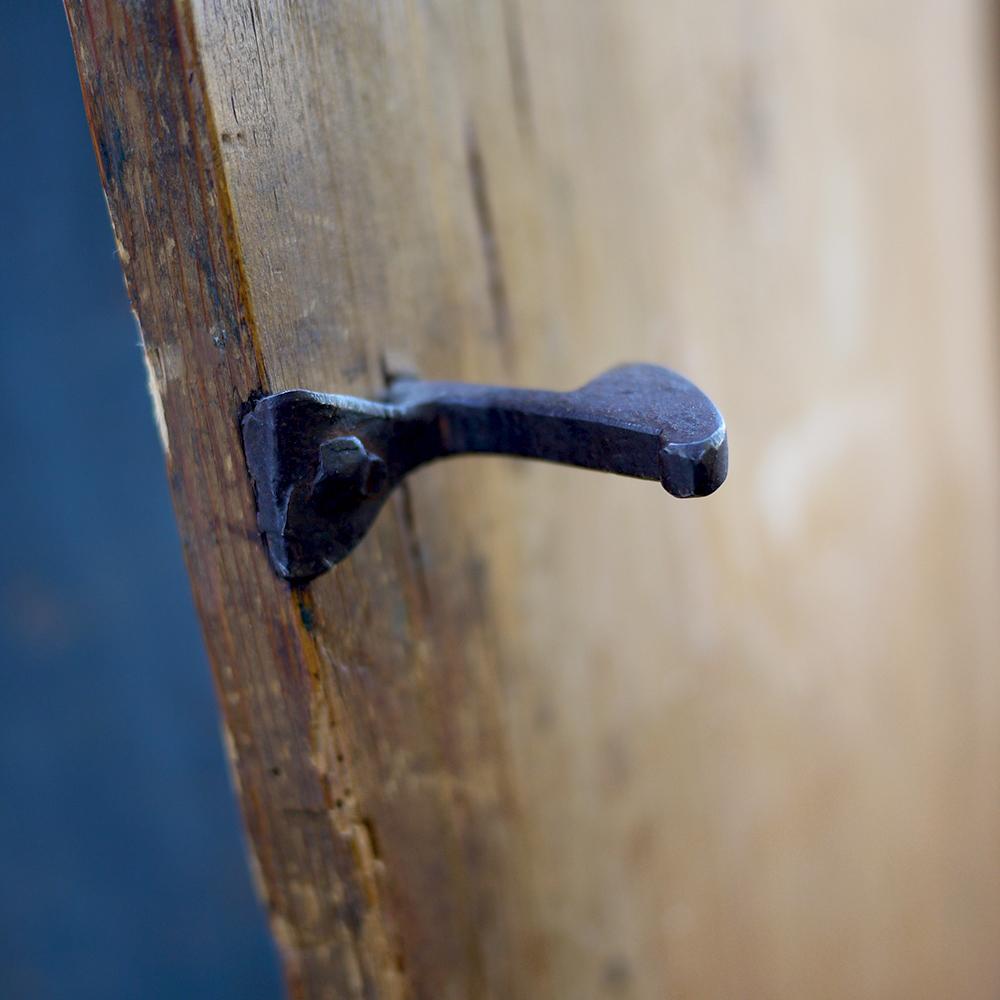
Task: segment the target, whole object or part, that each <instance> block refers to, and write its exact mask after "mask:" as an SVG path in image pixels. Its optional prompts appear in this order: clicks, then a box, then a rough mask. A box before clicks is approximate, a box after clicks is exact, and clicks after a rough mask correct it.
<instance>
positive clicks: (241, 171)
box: [67, 0, 1000, 1000]
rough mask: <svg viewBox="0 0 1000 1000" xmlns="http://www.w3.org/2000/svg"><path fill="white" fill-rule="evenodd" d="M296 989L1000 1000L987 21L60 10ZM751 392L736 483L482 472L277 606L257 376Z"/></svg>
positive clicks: (486, 1)
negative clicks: (647, 368)
mask: <svg viewBox="0 0 1000 1000" xmlns="http://www.w3.org/2000/svg"><path fill="white" fill-rule="evenodd" d="M67 9H68V15H69V22H70V28H71V31H72V35H73V41H74V48H75V51H76V55H77V60H78V63H79V67H80V75H81V80H82V84H83V93H84V102H85V107H86V110H87V115H88V118H89V120H90V123H91V127H92V130H93V135H94V143H95V150H96V153H97V161H98V165H99V169H100V171H101V177H102V180H103V183H104V186H105V190H106V191H107V195H108V203H109V206H110V210H111V216H112V221H113V224H114V229H115V237H116V241H117V245H118V249H119V253H120V256H121V260H122V264H123V267H124V270H125V275H126V281H127V284H128V289H129V293H130V296H131V298H132V301H133V303H134V306H135V310H136V314H137V319H138V323H139V326H140V329H141V331H142V336H143V341H144V344H145V350H146V357H147V360H148V364H149V371H150V386H151V389H152V394H153V398H154V405H155V410H156V414H157V420H158V422H159V425H160V427H161V432H162V436H163V442H164V448H165V451H166V455H167V464H168V469H169V475H170V481H171V485H172V488H173V491H174V497H175V501H176V506H177V513H178V519H179V522H180V525H181V531H182V536H183V539H184V545H185V552H186V555H187V560H188V566H189V568H190V573H191V578H192V585H193V589H194V593H195V598H196V601H197V604H198V608H199V612H200V614H201V617H202V621H203V623H204V628H205V638H206V643H207V645H208V649H209V653H210V657H211V661H212V664H213V668H214V671H215V676H216V681H217V685H218V690H219V699H220V705H221V710H222V717H223V721H224V731H225V734H226V743H227V746H228V748H229V752H230V756H231V760H232V765H233V773H234V776H235V779H236V782H237V784H238V788H239V792H240V796H241V799H242V803H243V810H244V816H245V820H246V825H247V829H248V833H249V850H250V855H251V859H252V863H253V868H254V870H255V872H256V873H257V877H258V881H259V885H260V891H261V894H262V897H263V899H264V900H265V902H266V905H267V908H268V910H269V913H270V916H271V922H272V926H273V928H274V932H275V935H276V938H277V940H278V942H279V944H280V947H281V950H282V954H283V956H284V960H285V964H286V970H287V975H288V981H289V985H290V991H291V993H292V995H294V996H301V997H427V998H434V1000H437V998H466V997H498V998H500V997H502V998H506V997H531V998H536V997H549V998H559V1000H562V998H566V997H573V998H587V997H602V996H607V997H636V998H645V997H664V996H690V997H734V998H736V997H739V998H747V997H760V998H769V1000H770V998H790V1000H791V998H802V997H847V996H849V997H871V998H879V1000H882V998H888V997H900V998H908V1000H910V998H915V997H916V998H919V997H927V998H940V997H943V996H948V997H963V998H964V997H995V996H996V995H997V994H998V991H1000V957H998V956H1000V952H998V951H997V948H996V941H997V940H998V939H1000V865H997V863H996V859H997V849H996V845H997V843H1000V678H998V676H997V674H998V671H997V668H998V666H1000V664H998V661H997V655H996V649H997V648H998V645H1000V643H998V640H1000V634H998V633H1000V618H998V615H997V612H996V608H997V601H998V597H1000V538H998V518H997V511H998V509H1000V506H998V505H1000V491H998V482H1000V469H998V449H997V443H998V414H1000V409H998V404H1000V400H998V393H997V378H998V373H1000V366H998V358H997V349H996V343H995V342H996V329H997V310H996V301H995V298H996V297H995V293H994V284H995V274H996V264H997V261H996V253H995V250H996V247H995V237H996V234H995V231H994V220H995V218H996V204H995V191H996V180H997V178H996V170H995V162H994V160H995V157H994V149H993V136H992V131H991V123H992V120H993V117H994V115H995V99H994V97H995V81H994V80H993V79H992V77H991V75H990V66H991V65H992V61H993V60H994V59H995V51H994V41H995V38H996V37H997V35H996V32H995V31H994V25H993V23H992V19H991V15H990V9H989V5H988V4H987V3H986V2H985V0H982V2H978V0H962V2H956V3H948V4H945V3H936V2H931V0H921V2H917V3H913V2H906V3H904V2H903V0H875V2H872V0H819V2H815V3H809V4H802V3H799V2H797V0H756V2H746V0H718V2H716V3H712V4H690V3H683V2H681V0H625V2H622V3H615V4H608V3H601V2H598V0H546V2H545V3H528V2H525V0H480V2H476V3H459V2H445V0H427V2H422V3H416V2H404V0H380V2H377V3H371V2H362V0H354V2H347V0H338V2H334V3H329V2H320V0H302V2H300V3H297V4H294V5H286V4H279V3H273V4H271V3H258V2H256V0H252V2H249V3H245V2H240V3H238V2H236V0H172V2H171V0H148V2H144V3H139V2H138V0H107V2H100V0H67ZM640 359H641V360H649V361H654V362H658V363H662V364H668V365H672V366H675V367H678V368H680V369H681V370H683V371H684V372H685V373H686V374H688V375H690V376H692V377H693V378H694V379H695V380H696V381H698V382H699V383H700V384H701V385H702V386H703V387H704V388H705V389H706V390H707V391H709V393H710V394H711V395H713V397H714V398H715V399H716V400H717V401H718V402H719V403H720V405H721V406H722V408H723V409H724V411H725V413H726V415H727V417H728V421H729V424H730V430H731V437H732V449H733V450H732V470H731V479H730V482H729V483H728V484H727V485H726V487H724V489H723V490H722V491H721V492H720V493H718V494H716V495H715V496H714V497H713V498H711V499H710V500H708V501H704V502H691V503H677V502H675V501H671V500H670V499H669V498H667V497H665V496H664V495H663V494H662V493H661V492H660V491H659V490H658V488H657V487H655V486H654V485H651V484H638V483H635V482H630V481H627V480H616V479H612V478H610V477H600V476H596V475H594V474H591V473H586V472H580V471H576V470H568V469H563V468H559V469H556V468H548V467H545V466H540V465H533V464H531V463H525V462H517V461H513V460H505V459H486V458H466V459H462V460H461V461H457V462H453V463H445V464H444V465H442V466H441V467H440V468H434V467H432V468H428V469H426V470H422V471H421V472H420V473H419V474H417V475H416V476H414V477H412V478H411V481H410V483H409V485H408V486H407V488H406V489H404V490H403V491H401V492H400V493H399V494H398V495H397V496H395V497H394V498H393V499H392V501H391V502H390V503H389V504H388V506H387V508H386V510H385V511H384V513H383V514H382V515H381V517H380V520H379V521H378V523H377V526H376V528H375V529H374V531H373V532H372V534H371V535H370V536H369V537H368V538H367V539H366V540H365V542H364V544H363V545H362V546H361V547H360V548H359V549H358V550H357V551H356V553H355V554H354V555H352V556H351V558H350V560H349V561H347V562H346V563H344V564H343V565H341V566H340V567H338V568H337V569H336V570H335V571H334V572H332V573H330V574H328V575H326V576H324V577H322V578H320V579H318V580H317V581H315V582H314V583H313V584H311V585H310V586H309V587H307V588H300V589H290V588H289V587H287V586H286V585H284V584H282V583H280V582H279V581H277V580H276V579H275V578H274V576H273V575H272V574H271V572H270V570H269V568H268V565H267V563H266V560H265V558H264V553H263V550H262V547H261V545H260V541H259V539H258V537H257V534H256V532H255V527H254V513H253V503H252V497H251V494H250V490H249V487H248V483H247V479H246V474H245V469H244V468H243V463H242V456H241V451H240V445H239V440H238V436H237V430H236V428H237V419H238V415H239V412H240V408H241V406H242V405H243V403H244V402H245V401H246V400H247V399H248V397H250V396H251V395H252V394H254V393H256V392H261V391H274V390H279V389H285V388H290V387H293V386H299V385H305V386H309V387H313V388H318V389H326V390H332V391H341V392H357V393H368V392H378V391H379V390H380V389H381V388H382V387H383V385H384V383H385V379H386V377H387V375H388V374H389V373H391V372H392V371H394V370H395V369H396V368H397V367H407V368H410V367H415V368H417V369H418V370H420V371H421V372H423V373H424V374H426V375H428V376H433V377H435V378H458V379H463V378H464V379H470V380H481V381H504V382H509V383H512V384H525V385H538V386H545V387H550V388H558V389H564V388H570V387H572V386H574V385H576V384H579V383H581V382H583V381H585V380H586V379H588V378H589V377H591V376H592V375H594V374H596V373H597V372H599V371H600V370H602V369H603V368H605V367H608V366H610V365H611V364H614V363H617V362H620V361H623V360H640Z"/></svg>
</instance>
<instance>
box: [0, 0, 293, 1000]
mask: <svg viewBox="0 0 1000 1000" xmlns="http://www.w3.org/2000/svg"><path fill="white" fill-rule="evenodd" d="M2 9H3V13H4V31H3V33H2V34H0V87H2V93H3V95H4V100H3V102H2V103H0V125H2V135H3V137H4V138H3V143H4V156H3V158H2V161H0V200H2V201H0V220H2V239H0V255H2V256H0V427H2V440H3V456H2V461H3V466H2V469H3V471H2V475H0V482H2V484H3V488H2V490H0V515H2V522H0V523H2V530H0V997H3V998H22V997H24V998H34V997H80V998H89V997H95V998H97V997H100V998H101V1000H111V998H117V997H129V998H135V997H143V998H151V997H213V998H225V997H241V998H249V997H276V996H280V994H281V989H280V986H279V977H278V970H277V960H276V956H275V954H274V950H273V947H272V945H271V942H270V940H269V938H268V935H267V932H266V927H265V920H264V916H263V913H262V911H261V908H260V906H259V905H258V903H257V901H256V899H255V897H254V894H253V890H252V887H251V884H250V878H249V874H248V870H247V866H246V860H245V855H244V846H243V841H242V833H241V829H240V825H239V818H238V813H237V809H236V804H235V800H234V796H233V792H232V790H231V788H230V785H229V778H228V775H227V772H226V765H225V761H224V757H223V751H222V743H221V737H220V735H219V728H218V720H217V712H216V706H215V700H214V693H213V690H212V686H211V679H210V674H209V670H208V665H207V663H206V661H205V655H204V652H203V649H202V643H201V637H200V634H199V631H198V626H197V622H196V620H195V616H194V611H193V608H192V603H191V597H190V591H189V587H188V582H187V578H186V575H185V572H184V567H183V563H182V559H181V552H180V545H179V542H178V538H177V531H176V526H175V524H174V519H173V512H172V510H171V507H170V500H169V496H168V493H167V483H166V475H165V471H164V466H163V461H162V458H161V454H160V448H159V443H158V441H157V438H156V432H155V428H154V425H153V419H152V414H151V409H150V402H149V398H148V396H147V393H146V387H145V375H144V371H143V365H142V359H141V356H140V351H139V346H138V334H137V332H136V329H135V327H134V325H133V321H132V317H131V313H130V312H129V308H128V303H127V301H126V296H125V290H124V287H123V283H122V277H121V271H120V268H119V265H118V261H117V259H116V257H115V254H114V244H113V241H112V237H111V229H110V225H109V222H108V218H107V212H106V209H105V205H104V199H103V197H102V194H101V190H100V184H99V181H98V176H97V168H96V166H95V162H94V156H93V151H92V148H91V145H90V137H89V135H88V132H87V128H86V122H85V120H84V114H83V105H82V102H81V99H80V91H79V83H78V80H77V76H76V67H75V65H74V62H73V56H72V51H71V48H70V43H69V33H68V31H67V28H66V23H65V20H64V16H63V13H62V8H61V5H59V4H56V3H6V4H3V5H2Z"/></svg>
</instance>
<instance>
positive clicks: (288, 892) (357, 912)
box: [65, 0, 410, 996]
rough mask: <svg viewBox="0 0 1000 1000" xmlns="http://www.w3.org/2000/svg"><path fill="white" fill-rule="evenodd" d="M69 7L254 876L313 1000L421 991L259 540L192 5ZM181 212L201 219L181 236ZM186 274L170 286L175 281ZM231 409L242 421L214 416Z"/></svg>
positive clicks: (235, 250) (239, 337)
mask: <svg viewBox="0 0 1000 1000" xmlns="http://www.w3.org/2000/svg"><path fill="white" fill-rule="evenodd" d="M65 8H66V13H67V18H68V22H69V27H70V32H71V36H72V40H73V47H74V51H75V54H76V59H77V65H78V69H79V73H80V80H81V87H82V91H83V98H84V107H85V111H86V115H87V120H88V123H89V126H90V132H91V138H92V141H93V144H94V151H95V156H96V158H97V162H98V169H99V172H100V175H101V181H102V186H103V188H104V191H105V195H106V198H107V202H108V208H109V214H110V217H111V221H112V227H113V230H114V234H115V242H116V245H117V248H118V253H119V257H120V258H121V262H122V267H123V271H124V275H125V283H126V287H127V289H128V294H129V298H130V300H131V302H132V306H133V310H134V312H135V316H136V321H137V325H138V327H139V330H140V334H141V337H142V342H143V348H144V353H145V357H146V363H147V367H148V370H149V372H150V385H151V390H152V391H153V394H154V405H155V407H156V408H157V411H158V413H162V420H163V425H164V427H165V430H166V434H165V436H164V443H165V446H166V447H165V451H166V461H167V468H168V475H169V478H170V482H171V489H172V493H173V498H174V504H175V509H176V511H177V516H178V521H179V524H180V527H181V533H182V539H183V542H184V552H185V558H186V561H187V564H188V569H189V572H190V574H191V577H192V581H193V589H194V595H195V601H196V605H197V607H198V612H199V616H200V618H201V621H202V624H203V629H204V634H205V641H206V645H207V647H208V652H209V659H210V661H211V663H212V665H213V674H214V680H215V685H216V690H217V694H218V697H219V701H220V705H221V708H222V711H223V716H224V735H225V743H226V747H227V751H228V756H229V759H230V764H231V771H232V774H233V780H234V783H235V784H236V787H237V789H238V791H239V794H240V799H241V803H242V808H243V813H244V819H245V822H246V826H247V831H248V834H249V844H248V847H249V850H250V856H251V867H252V869H253V870H254V872H255V875H256V880H257V884H258V888H259V891H260V893H261V895H262V897H263V899H264V901H265V903H266V905H267V907H268V911H269V915H270V919H271V925H272V928H273V930H274V933H275V936H276V939H277V941H278V943H279V946H280V948H281V952H282V955H283V960H284V963H285V968H286V975H287V978H288V985H289V989H290V991H291V993H292V995H293V996H306V995H310V996H311V995H331V994H332V995H336V996H372V995H379V996H404V995H408V994H409V992H410V986H409V984H408V982H407V980H406V977H405V973H404V972H403V962H402V959H401V958H400V945H399V943H398V934H397V931H396V929H395V927H394V926H393V923H392V920H391V917H390V916H389V914H388V913H387V910H386V907H385V906H384V905H383V898H384V896H385V894H386V891H387V890H386V882H387V879H386V873H385V871H384V865H383V864H382V862H381V859H380V858H379V857H378V849H377V838H376V836H375V835H374V833H373V831H372V826H371V822H370V820H369V819H367V818H366V817H365V815H364V812H363V807H362V805H361V803H360V802H358V803H356V804H355V807H354V810H353V814H352V815H343V814H341V813H339V812H338V810H337V809H335V808H334V803H333V802H332V801H331V800H332V791H331V788H330V783H329V780H328V771H327V769H326V767H325V765H326V763H327V760H326V758H328V757H330V756H332V757H333V758H334V759H335V760H336V761H337V763H338V765H339V766H340V767H341V768H342V769H346V768H347V766H348V761H347V755H346V754H345V753H344V751H343V748H338V747H333V748H329V747H318V746H317V745H316V742H317V739H319V740H322V739H323V738H324V736H323V735H322V734H324V733H326V732H327V731H329V732H332V733H333V734H336V733H337V721H336V717H337V709H338V706H337V705H334V704H333V703H332V696H331V693H330V692H329V690H328V688H327V687H326V686H324V684H323V681H322V678H321V657H320V654H319V651H318V649H317V646H316V642H315V640H314V638H313V636H312V633H311V628H310V625H309V622H310V620H311V618H312V615H313V613H314V612H313V609H312V607H311V598H310V595H309V593H308V591H306V590H297V591H293V590H291V589H290V588H289V587H288V586H287V585H285V584H282V583H280V582H279V581H277V580H276V579H275V578H274V576H273V574H271V572H270V569H269V567H268V566H267V563H266V559H265V557H264V553H263V550H262V548H261V546H260V544H259V538H258V535H257V531H256V523H255V509H254V502H253V497H252V494H251V492H250V487H249V483H248V480H247V478H246V475H245V470H244V469H243V467H242V453H241V448H240V442H239V437H238V430H237V418H238V415H239V412H240V408H241V406H242V405H243V403H244V402H245V400H247V399H248V398H250V396H252V395H253V394H255V393H259V392H266V391H267V389H268V376H267V368H266V363H265V359H264V357H263V353H262V350H261V346H260V338H259V336H258V335H257V331H256V326H255V321H254V313H253V306H252V301H251V295H250V289H249V285H248V282H247V279H246V273H245V269H244V267H243V261H242V256H241V251H240V240H239V234H238V232H237V226H236V221H235V216H234V213H233V209H232V203H231V199H230V197H229V192H228V188H227V183H226V176H225V170H224V167H223V161H222V156H221V143H220V137H219V135H218V132H217V130H216V128H215V125H214V122H213V120H212V113H211V108H210V106H209V102H208V101H207V100H206V99H205V92H206V87H205V80H204V70H203V65H202V63H201V60H200V58H199V56H198V39H197V34H196V26H195V19H194V17H193V15H192V10H191V7H190V4H189V3H188V2H186V0H155V2H149V3H135V2H130V0H108V2H106V3H104V4H98V3H96V2H91V0H65ZM177 90H180V91H181V93H177V92H175V91H177ZM171 123H172V124H173V125H174V126H175V128H174V134H173V135H171V133H170V130H169V129H168V125H170V124H171ZM151 130H152V131H153V132H154V134H153V135H151V134H150V132H151ZM192 174H193V175H194V176H195V177H196V179H197V185H198V192H199V199H200V201H201V218H200V219H199V218H198V217H197V213H196V212H193V211H192V206H191V190H190V175H192ZM178 205H181V206H182V207H184V208H185V215H186V218H183V219H181V220H180V223H179V222H178V214H180V210H179V209H178V208H177V206H178ZM154 250H156V251H158V260H154V259H153V254H154ZM168 266H169V267H170V270H171V274H170V277H169V278H167V279H166V280H163V281H157V280H156V279H157V278H158V277H160V276H161V274H162V271H163V270H164V269H166V267H168ZM192 278H193V279H194V281H195V283H196V284H197V292H198V298H199V299H200V302H201V307H202V319H203V320H204V322H201V323H199V322H196V319H197V313H196V311H195V309H194V305H193V303H192V297H191V290H190V286H191V284H192ZM178 288H179V289H180V291H181V293H182V294H181V300H183V301H178V299H177V296H176V294H175V292H176V289H178ZM222 289H225V291H226V292H227V294H226V295H225V296H223V295H222V294H221V290H222ZM192 372H193V374H192ZM220 411H221V414H222V417H223V419H219V420H216V421H206V418H207V417H208V416H209V415H210V414H212V413H216V412H220ZM220 515H221V518H220ZM220 520H221V521H222V522H223V523H221V524H220V523H219V522H220ZM255 639H256V640H258V641H254V640H255ZM272 651H273V652H274V655H272ZM302 680H305V683H304V684H299V683H296V682H297V681H302ZM303 692H308V696H304V695H303ZM318 734H320V735H318ZM279 760H280V763H278V762H276V761H279ZM275 779H278V780H277V781H276V780H275ZM348 780H349V779H348ZM276 786H278V787H276ZM302 869H304V870H302ZM331 970H333V971H334V974H333V975H332V976H331Z"/></svg>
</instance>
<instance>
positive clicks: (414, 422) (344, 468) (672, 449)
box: [243, 365, 727, 580]
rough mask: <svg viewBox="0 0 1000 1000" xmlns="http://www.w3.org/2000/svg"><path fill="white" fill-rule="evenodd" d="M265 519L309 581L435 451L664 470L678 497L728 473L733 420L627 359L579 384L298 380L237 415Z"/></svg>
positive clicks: (283, 552)
mask: <svg viewBox="0 0 1000 1000" xmlns="http://www.w3.org/2000/svg"><path fill="white" fill-rule="evenodd" d="M243 444H244V449H245V451H246V458H247V468H248V469H249V472H250V476H251V478H252V480H253V484H254V490H255V491H256V495H257V522H258V527H259V528H260V530H261V532H262V534H263V535H264V538H265V540H266V542H267V546H268V551H269V553H270V556H271V562H272V564H273V565H274V568H275V570H276V571H277V572H278V573H279V574H280V575H281V576H283V577H286V578H288V579H298V580H305V579H310V578H312V577H314V576H318V575H319V574H320V573H322V572H324V571H325V570H327V569H329V568H330V567H331V566H333V565H335V564H336V563H338V562H340V560H341V559H343V558H344V557H345V556H347V555H348V554H349V553H350V552H351V551H352V550H353V549H354V547H355V546H356V545H357V544H358V543H359V542H360V541H361V539H362V538H363V537H364V535H365V533H366V532H367V531H368V529H369V528H370V527H371V525H372V522H373V521H374V520H375V517H376V515H377V514H378V512H379V510H380V508H381V506H382V504H383V503H384V502H385V500H386V497H387V496H388V495H389V493H391V492H392V489H393V487H395V486H396V484H397V483H398V482H399V481H400V480H401V479H402V478H403V477H404V476H405V475H406V474H407V473H408V472H410V471H411V470H412V469H414V468H416V467H417V466H418V465H421V464H423V463H424V462H429V461H431V460H432V459H435V458H444V457H447V456H449V455H460V454H465V453H470V452H471V453H476V452H478V453H492V454H500V455H515V456H519V457H521V458H535V459H542V460H545V461H549V462H561V463H563V464H565V465H578V466H582V467H584V468H588V469H598V470H600V471H604V472H615V473H618V474H620V475H624V476H634V477H636V478H638V479H658V480H659V481H660V482H661V483H662V484H663V487H664V489H666V490H667V492H669V493H671V494H673V495H674V496H677V497H693V496H707V495H708V494H709V493H712V492H714V491H715V490H717V489H718V488H719V486H721V485H722V482H723V481H724V480H725V478H726V467H727V443H726V426H725V423H724V421H723V419H722V416H721V414H720V413H719V411H718V410H717V409H716V408H715V406H714V405H713V403H712V402H711V400H709V399H708V397H707V396H705V394H704V393H702V392H701V390H700V389H698V388H697V387H696V386H694V385H693V384H692V383H691V382H689V381H688V380H687V379H685V378H683V377H682V376H680V375H678V374H677V373H676V372H672V371H669V370H668V369H666V368H659V367H657V366H656V365H624V366H622V367H620V368H615V369H612V370H611V371H609V372H606V373H605V374H604V375H601V376H599V377H598V378H596V379H594V380H593V381H592V382H588V383H587V385H585V386H583V388H581V389H576V390H574V391H573V392H545V391H540V390H533V389H506V388H501V387H496V386H486V385H467V384H464V383H459V382H423V381H420V380H417V379H412V380H403V381H399V382H396V383H395V384H394V385H393V387H392V389H391V390H390V392H389V395H388V398H387V399H386V400H385V401H384V402H372V401H370V400H367V399H358V398H355V397H353V396H334V395H327V394H324V393H318V392H309V391H307V390H305V389H292V390H290V391H288V392H280V393H276V394H275V395H272V396H265V397H264V398H263V399H260V400H258V401H257V402H256V403H255V404H254V405H253V406H252V408H251V409H250V411H249V412H248V413H247V414H246V416H245V417H244V418H243Z"/></svg>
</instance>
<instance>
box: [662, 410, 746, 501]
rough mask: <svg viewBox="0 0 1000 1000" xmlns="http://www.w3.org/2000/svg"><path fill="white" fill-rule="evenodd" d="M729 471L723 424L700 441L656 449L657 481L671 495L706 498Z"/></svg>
mask: <svg viewBox="0 0 1000 1000" xmlns="http://www.w3.org/2000/svg"><path fill="white" fill-rule="evenodd" d="M728 472H729V441H728V438H727V437H726V426H725V424H723V425H722V426H721V427H720V428H719V429H718V431H717V432H716V433H715V434H713V435H712V436H711V437H710V438H707V439H705V440H704V441H697V442H694V443H691V442H687V443H684V444H670V443H667V444H665V445H664V446H663V447H662V449H661V450H660V482H661V483H662V484H663V488H664V489H665V490H666V491H667V492H668V493H669V494H670V495H671V496H674V497H679V498H680V499H688V498H690V497H707V496H710V495H711V494H712V493H714V492H715V491H716V490H717V489H718V488H719V487H720V486H721V485H722V484H723V483H724V482H725V481H726V475H727V474H728Z"/></svg>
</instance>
